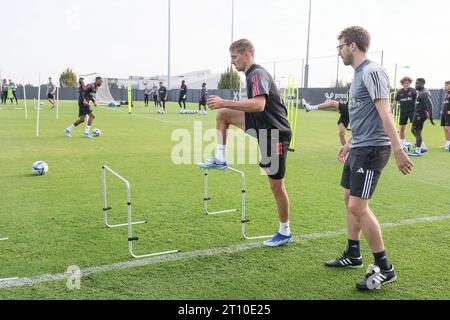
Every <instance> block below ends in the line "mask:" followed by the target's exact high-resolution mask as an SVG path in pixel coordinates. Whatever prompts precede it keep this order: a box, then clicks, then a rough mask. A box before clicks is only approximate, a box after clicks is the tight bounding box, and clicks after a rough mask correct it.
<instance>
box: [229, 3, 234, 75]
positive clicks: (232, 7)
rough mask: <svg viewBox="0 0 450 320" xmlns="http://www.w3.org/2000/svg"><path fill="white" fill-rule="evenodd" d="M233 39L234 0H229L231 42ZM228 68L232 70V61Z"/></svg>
mask: <svg viewBox="0 0 450 320" xmlns="http://www.w3.org/2000/svg"><path fill="white" fill-rule="evenodd" d="M233 41H234V0H231V43H233ZM230 70H233V63H232V62H230Z"/></svg>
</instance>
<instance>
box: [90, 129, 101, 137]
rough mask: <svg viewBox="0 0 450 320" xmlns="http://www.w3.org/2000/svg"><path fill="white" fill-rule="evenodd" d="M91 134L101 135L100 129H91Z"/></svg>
mask: <svg viewBox="0 0 450 320" xmlns="http://www.w3.org/2000/svg"><path fill="white" fill-rule="evenodd" d="M92 134H93V135H94V137H100V136H101V135H102V132H101V131H100V129H94V131H92Z"/></svg>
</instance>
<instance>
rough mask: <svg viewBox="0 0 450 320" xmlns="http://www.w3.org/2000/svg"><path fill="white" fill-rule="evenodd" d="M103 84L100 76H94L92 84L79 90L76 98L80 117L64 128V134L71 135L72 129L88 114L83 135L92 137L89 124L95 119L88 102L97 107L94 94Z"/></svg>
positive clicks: (82, 121)
mask: <svg viewBox="0 0 450 320" xmlns="http://www.w3.org/2000/svg"><path fill="white" fill-rule="evenodd" d="M102 84H103V79H102V77H97V78H95V82H94V83H92V84H88V85H85V86H84V87H83V90H82V91H81V94H80V97H79V98H78V107H79V114H78V116H79V117H80V118H79V119H78V120H77V121H75V123H74V124H72V125H71V126H70V127H68V128H67V129H65V130H64V132H65V134H66V136H68V137H71V132H72V130H73V129H75V128H76V127H78V126H79V125H80V124H82V123H84V121H85V120H86V116H89V120H88V123H87V125H86V130H85V131H84V137H86V138H89V139H92V136H91V126H92V123H93V122H94V120H95V113H94V111H93V110H92V107H91V105H90V103H91V102H92V103H93V105H94V106H95V107H97V103H96V102H95V94H96V93H97V89H98V88H100V87H101V86H102Z"/></svg>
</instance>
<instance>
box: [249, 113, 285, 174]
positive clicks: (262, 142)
mask: <svg viewBox="0 0 450 320" xmlns="http://www.w3.org/2000/svg"><path fill="white" fill-rule="evenodd" d="M245 131H246V132H247V134H249V135H251V136H252V137H254V138H256V139H257V140H258V145H259V148H260V151H261V162H260V164H259V166H260V167H261V168H262V169H264V170H265V171H266V172H267V175H268V176H269V178H271V179H273V180H282V179H284V178H285V176H286V160H287V154H288V151H289V146H290V144H291V138H290V137H289V138H286V137H279V138H274V139H272V138H271V137H270V130H269V131H268V135H264V136H262V134H260V132H259V131H258V129H256V124H255V122H254V119H253V118H252V117H251V116H250V114H248V113H246V114H245Z"/></svg>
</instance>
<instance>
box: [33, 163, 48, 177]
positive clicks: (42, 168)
mask: <svg viewBox="0 0 450 320" xmlns="http://www.w3.org/2000/svg"><path fill="white" fill-rule="evenodd" d="M31 169H32V170H33V173H34V174H35V175H37V176H43V175H44V174H46V173H47V172H48V165H47V164H46V163H45V162H44V161H37V162H35V163H34V164H33V166H32V167H31Z"/></svg>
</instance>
